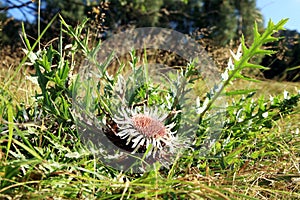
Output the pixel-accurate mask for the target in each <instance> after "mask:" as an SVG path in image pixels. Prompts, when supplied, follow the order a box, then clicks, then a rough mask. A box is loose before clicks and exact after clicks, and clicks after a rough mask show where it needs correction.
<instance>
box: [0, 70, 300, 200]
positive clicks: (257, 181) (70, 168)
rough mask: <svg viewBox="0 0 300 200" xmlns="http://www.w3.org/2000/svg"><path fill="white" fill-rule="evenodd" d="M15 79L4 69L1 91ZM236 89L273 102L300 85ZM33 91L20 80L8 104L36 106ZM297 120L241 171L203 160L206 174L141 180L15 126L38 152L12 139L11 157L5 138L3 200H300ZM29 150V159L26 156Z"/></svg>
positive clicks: (62, 141)
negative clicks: (270, 97)
mask: <svg viewBox="0 0 300 200" xmlns="http://www.w3.org/2000/svg"><path fill="white" fill-rule="evenodd" d="M12 72H13V71H12V70H7V69H2V71H1V85H3V84H4V83H5V80H6V78H5V77H7V76H6V75H7V74H12ZM237 85H238V88H244V87H245V86H246V87H249V88H258V91H259V93H261V94H266V96H267V94H268V95H269V94H272V95H276V94H282V92H283V90H284V89H286V90H289V91H292V90H294V87H295V86H298V85H299V84H298V83H288V82H285V83H278V82H275V81H270V80H266V81H263V82H260V83H251V85H249V84H246V85H245V84H244V83H242V82H239V84H237ZM298 88H299V86H298ZM34 89H37V87H36V86H35V85H34V84H32V83H31V82H30V81H28V80H26V79H25V75H24V74H20V75H18V76H17V77H16V80H15V81H13V82H12V84H11V85H10V87H9V89H8V96H10V97H12V98H13V101H14V106H20V105H22V104H24V105H25V107H26V106H30V105H31V104H32V103H33V101H32V98H31V97H32V95H34V92H33V91H34ZM2 110H3V108H2ZM299 116H300V115H299V109H298V112H295V113H294V114H292V115H289V116H288V117H287V118H281V119H279V120H278V121H277V122H276V123H275V125H274V126H273V128H271V129H270V130H269V131H268V132H266V133H264V134H259V135H258V137H257V138H256V141H255V145H257V146H266V148H264V150H263V151H261V152H260V151H259V152H260V154H261V155H258V156H257V158H253V159H247V160H245V161H244V162H243V164H242V165H240V166H234V165H233V166H230V167H226V168H224V169H222V167H218V165H220V162H219V161H213V160H209V159H208V160H206V159H203V161H202V163H201V164H202V168H199V167H197V166H189V165H188V166H187V167H186V168H181V167H182V166H180V165H181V164H180V163H178V164H177V167H178V168H179V169H177V170H174V171H172V170H171V171H165V170H162V171H161V170H158V169H157V170H156V171H155V170H154V171H151V172H149V173H146V174H143V175H132V174H131V175H130V174H124V173H122V172H118V171H115V170H113V169H110V168H107V167H105V166H103V165H102V164H101V162H99V161H97V160H95V159H94V158H92V157H91V156H90V155H89V154H88V153H86V152H84V150H83V149H84V148H83V147H82V145H81V144H80V143H78V142H76V141H73V142H72V143H73V145H71V146H70V147H68V145H66V143H68V142H67V140H68V139H67V138H60V136H59V135H57V133H54V132H51V131H50V130H47V127H42V125H41V124H39V125H34V124H32V126H37V127H34V128H32V129H30V124H29V125H28V127H29V128H28V129H27V130H26V129H25V130H22V126H19V125H16V127H15V128H14V132H15V131H16V132H17V133H14V134H16V135H21V133H22V134H31V132H30V130H31V131H34V132H33V133H34V136H33V138H31V141H29V140H27V139H24V140H23V144H26V142H29V144H31V145H32V146H31V145H29V144H28V146H27V145H22V144H19V142H17V140H19V139H17V138H16V137H14V138H13V142H12V146H11V147H10V149H11V151H10V153H9V154H8V155H6V153H7V151H6V148H7V146H6V144H7V140H6V139H5V138H6V137H5V136H4V135H5V134H9V133H8V132H6V131H4V132H2V133H1V135H2V136H1V138H3V139H1V140H0V146H1V148H0V150H1V151H2V153H1V151H0V160H1V163H2V164H1V168H0V175H1V176H0V177H1V178H0V183H1V185H2V186H1V188H0V198H1V199H11V198H13V199H53V198H60V199H74V198H77V199H94V198H99V199H127V198H129V199H153V198H156V199H181V198H184V199H232V198H238V199H297V198H300V188H299V187H300V179H299V172H300V170H299V162H300V159H299V152H300V140H299V133H297V135H296V128H297V127H299V125H300V124H299V121H300V120H299V119H300V117H299ZM4 124H5V123H4ZM42 135H43V139H42ZM21 141H22V140H21ZM43 143H49V144H48V145H45V144H43ZM30 146H31V147H32V148H30ZM41 146H44V147H43V149H41ZM24 149H25V152H27V154H29V155H24ZM74 150H75V151H74ZM76 150H79V152H80V153H79V156H78V157H77V156H74V157H73V156H72V152H73V153H74V152H76ZM244 153H245V152H243V151H242V152H241V153H240V154H238V155H237V156H242V154H244ZM68 154H69V155H68ZM13 157H14V159H12V158H13ZM175 165H176V164H175ZM177 173H178V174H177Z"/></svg>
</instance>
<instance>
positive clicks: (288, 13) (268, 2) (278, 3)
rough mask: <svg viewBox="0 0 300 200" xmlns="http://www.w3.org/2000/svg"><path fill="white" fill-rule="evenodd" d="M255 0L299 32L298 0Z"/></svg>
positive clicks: (267, 14)
mask: <svg viewBox="0 0 300 200" xmlns="http://www.w3.org/2000/svg"><path fill="white" fill-rule="evenodd" d="M0 1H1V0H0ZM27 1H28V0H20V1H19V2H27ZM12 2H16V0H12ZM256 2H257V8H259V9H260V10H261V12H262V14H263V16H264V19H265V23H267V22H268V21H269V19H270V18H271V19H272V20H273V21H274V22H275V23H276V22H278V21H279V20H280V19H282V18H289V19H290V20H289V21H288V23H287V24H286V26H285V27H286V28H287V29H291V30H297V31H298V32H300V0H256ZM10 13H11V14H12V15H14V16H15V18H18V19H20V18H22V17H23V15H22V14H21V13H18V11H17V10H11V11H10ZM29 20H32V19H29Z"/></svg>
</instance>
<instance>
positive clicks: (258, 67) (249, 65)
mask: <svg viewBox="0 0 300 200" xmlns="http://www.w3.org/2000/svg"><path fill="white" fill-rule="evenodd" d="M245 66H246V67H247V68H252V69H264V70H269V69H270V68H268V67H264V66H262V65H257V64H252V63H249V62H247V63H246V64H245Z"/></svg>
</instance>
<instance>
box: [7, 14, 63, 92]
mask: <svg viewBox="0 0 300 200" xmlns="http://www.w3.org/2000/svg"><path fill="white" fill-rule="evenodd" d="M57 16H58V14H56V15H55V16H54V17H53V18H52V20H51V21H50V22H49V23H48V24H47V26H46V28H45V29H44V30H43V32H42V33H41V34H40V35H39V37H38V38H37V40H36V41H35V42H34V44H33V45H32V47H30V44H29V43H28V44H27V42H28V41H26V40H27V37H26V34H25V31H24V24H23V23H22V32H23V36H24V39H25V42H26V44H27V46H28V47H29V51H28V53H27V54H26V55H25V57H24V58H23V59H22V61H21V62H20V64H19V65H18V67H17V68H16V70H15V72H14V73H13V75H12V76H11V77H10V79H9V80H8V81H7V82H6V84H5V85H4V87H3V90H5V89H7V87H8V86H9V85H10V84H11V82H12V81H13V80H14V78H15V77H16V76H17V74H18V73H19V71H20V69H21V67H22V66H23V64H24V63H25V62H26V60H27V59H28V56H29V54H30V53H31V52H32V51H33V50H34V48H35V47H36V45H37V44H39V42H40V40H41V38H42V37H43V35H44V34H45V33H46V31H47V30H48V28H50V26H51V25H52V24H53V22H54V21H55V19H56V17H57Z"/></svg>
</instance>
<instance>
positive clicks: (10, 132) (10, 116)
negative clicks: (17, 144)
mask: <svg viewBox="0 0 300 200" xmlns="http://www.w3.org/2000/svg"><path fill="white" fill-rule="evenodd" d="M7 115H8V142H7V149H6V160H7V158H8V154H9V150H10V146H11V142H12V139H13V132H14V124H13V123H14V121H13V108H12V105H11V104H10V103H8V105H7Z"/></svg>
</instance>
